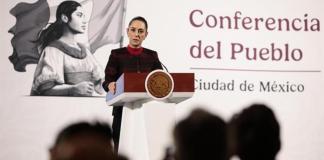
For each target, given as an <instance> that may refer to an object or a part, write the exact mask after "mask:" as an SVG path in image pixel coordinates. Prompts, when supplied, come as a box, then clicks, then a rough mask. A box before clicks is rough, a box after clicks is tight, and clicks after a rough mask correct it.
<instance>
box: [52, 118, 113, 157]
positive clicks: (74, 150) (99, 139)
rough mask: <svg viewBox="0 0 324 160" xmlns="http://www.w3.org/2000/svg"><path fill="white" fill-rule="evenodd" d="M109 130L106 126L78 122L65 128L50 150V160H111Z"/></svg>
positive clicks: (111, 151)
mask: <svg viewBox="0 0 324 160" xmlns="http://www.w3.org/2000/svg"><path fill="white" fill-rule="evenodd" d="M112 159H113V146H112V134H111V128H110V126H109V125H108V124H103V123H98V122H97V123H94V124H90V123H87V122H79V123H75V124H72V125H70V126H67V127H66V128H64V129H63V130H62V131H61V132H60V133H59V134H58V136H57V138H56V141H55V144H54V146H53V147H52V148H51V149H50V160H112Z"/></svg>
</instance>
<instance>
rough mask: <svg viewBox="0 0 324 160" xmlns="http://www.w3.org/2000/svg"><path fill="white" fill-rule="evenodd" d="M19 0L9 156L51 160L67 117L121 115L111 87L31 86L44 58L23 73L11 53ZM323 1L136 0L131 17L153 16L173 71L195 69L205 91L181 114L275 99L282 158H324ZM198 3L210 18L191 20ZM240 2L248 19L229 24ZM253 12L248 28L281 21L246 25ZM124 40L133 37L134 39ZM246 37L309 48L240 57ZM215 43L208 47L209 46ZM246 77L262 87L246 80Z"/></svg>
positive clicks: (101, 53) (6, 137)
mask: <svg viewBox="0 0 324 160" xmlns="http://www.w3.org/2000/svg"><path fill="white" fill-rule="evenodd" d="M18 2H21V1H19V0H6V1H5V2H3V3H4V4H3V5H1V18H2V23H0V26H1V30H0V33H1V34H0V35H1V51H2V53H1V55H0V56H1V57H0V65H1V69H0V71H1V75H2V76H1V78H0V80H1V83H0V85H1V92H0V93H1V94H0V97H1V107H0V126H1V129H0V141H1V144H2V145H1V147H0V159H12V160H13V159H15V160H19V159H34V160H43V159H47V156H48V153H47V149H48V148H49V147H50V145H51V144H52V142H53V140H54V137H55V135H56V133H57V132H58V130H59V129H61V128H62V127H63V126H64V125H66V124H69V123H71V122H73V121H77V120H81V119H86V120H103V121H108V122H111V118H112V117H111V116H110V115H111V108H110V107H107V106H106V105H105V101H104V98H102V97H91V98H70V97H68V98H59V97H46V98H44V97H30V96H28V95H29V92H30V88H31V83H32V79H33V73H34V69H35V65H29V66H28V67H27V72H24V73H18V72H16V71H14V69H13V66H12V64H11V63H10V62H9V60H8V56H10V55H11V54H12V48H11V45H10V39H11V38H12V36H11V34H9V33H8V32H7V31H8V30H9V28H10V27H12V26H13V25H14V24H15V18H14V17H13V16H11V15H10V14H9V9H10V8H12V7H13V6H14V5H15V4H16V3H18ZM27 2H35V1H31V0H29V1H27ZM323 6H324V2H323V1H321V0H297V1H296V0H284V1H279V0H272V1H264V0H263V1H257V0H245V1H242V2H241V1H240V2H238V1H234V0H227V1H225V0H223V1H221V0H216V1H215V0H206V1H197V0H179V1H171V0H166V1H152V0H136V1H135V0H128V1H127V7H126V8H127V10H126V23H128V21H129V20H130V19H131V18H132V17H134V16H138V15H141V16H144V17H146V18H147V20H148V22H149V35H148V37H147V39H146V40H145V41H144V47H147V48H151V49H154V50H157V51H158V53H159V58H160V60H161V61H162V62H163V63H164V64H165V65H166V66H167V67H168V70H169V71H170V72H194V73H195V79H196V87H197V89H196V92H195V95H194V97H193V98H192V99H190V100H188V101H185V102H183V103H181V104H179V105H178V106H177V108H176V109H177V115H178V119H181V118H183V117H184V116H186V115H187V114H188V113H189V112H190V110H191V109H192V108H195V106H197V105H199V106H203V107H205V108H206V109H208V110H209V111H211V112H213V113H215V114H218V115H219V116H221V117H222V118H224V119H225V120H228V119H229V118H230V117H231V116H232V115H233V114H234V113H236V112H238V111H240V110H241V109H242V108H243V107H246V106H247V105H249V104H251V103H254V102H260V103H266V104H268V105H269V106H270V107H271V108H272V109H273V110H274V112H275V114H276V115H277V117H278V119H279V122H280V125H281V138H282V149H281V151H280V153H279V155H278V159H280V160H285V159H295V160H304V159H307V160H319V159H324V136H323V135H324V126H323V125H322V124H321V122H322V121H324V108H323V106H324V100H323V98H324V97H323V94H322V92H321V91H322V89H323V88H324V83H323V82H324V81H323V80H324V76H323V75H324V74H323V69H324V63H323V61H324V57H323V52H324V47H323V43H324V39H323V38H324V35H323V31H322V28H321V27H322V23H323V20H324V19H323V18H324V14H323ZM194 10H201V12H194V14H193V15H194V16H193V20H194V23H197V24H198V23H199V24H201V23H204V24H203V25H202V26H201V27H194V26H193V25H192V24H191V23H190V13H192V12H193V11H194ZM237 11H239V12H241V14H238V16H239V17H240V18H238V20H237V22H238V28H237V29H233V28H234V27H233V26H232V29H229V28H228V27H225V26H226V25H225V24H224V25H225V26H224V27H223V28H222V27H221V25H220V23H221V22H220V21H221V20H220V17H221V16H222V17H225V16H228V17H230V19H231V22H232V25H233V24H234V23H235V18H234V16H235V13H236V12H237ZM305 14H307V15H305ZM206 17H209V18H207V19H208V22H207V23H208V24H210V25H213V24H214V22H216V21H217V23H216V24H215V27H208V24H207V23H206V22H205V19H206ZM246 17H250V19H251V21H253V23H248V21H249V18H246ZM244 18H245V20H244V23H247V24H246V28H247V27H251V26H252V28H253V27H255V25H254V24H255V18H263V19H265V20H266V19H269V18H270V19H271V20H269V21H272V19H273V20H274V21H275V22H274V23H275V24H274V25H269V26H270V27H269V26H268V28H275V29H274V30H269V29H267V28H266V27H265V25H264V24H265V23H264V22H258V23H259V29H258V30H257V29H244V27H243V26H242V22H243V19H244ZM278 19H287V20H288V21H289V22H290V29H289V30H288V31H287V30H286V29H283V30H281V31H280V30H278V26H277V25H276V24H278V23H279V22H278ZM295 19H300V20H295ZM215 20H216V21H215ZM265 20H264V21H265ZM294 20H295V21H294ZM293 21H294V22H295V26H297V27H301V28H302V29H301V30H300V31H296V30H293V29H292V24H291V23H293ZM269 23H270V22H269ZM306 23H307V24H306ZM316 23H318V24H317V25H316ZM305 25H306V26H305ZM311 26H312V27H311ZM305 28H307V30H308V31H305ZM311 28H313V29H314V28H315V29H314V30H315V31H311ZM316 28H317V30H316ZM126 39H127V38H126ZM198 41H201V47H200V50H201V51H200V53H201V57H200V58H195V57H197V56H198V49H197V48H198V47H193V48H194V49H193V53H192V54H193V55H191V53H190V48H191V47H192V46H197V45H198ZM124 43H125V44H127V40H126V41H125V42H124ZM237 43H240V44H242V46H244V48H248V49H249V51H250V53H253V52H252V51H253V48H256V49H257V50H258V52H261V53H262V54H267V53H265V52H267V51H266V50H267V49H262V48H268V50H269V52H270V55H271V51H272V49H271V44H272V43H273V44H274V47H275V48H280V49H282V51H283V52H284V51H285V45H287V46H289V51H290V52H289V53H288V55H291V54H292V53H291V52H292V51H293V49H295V51H294V54H296V56H297V57H298V55H299V54H302V57H301V58H300V59H299V60H297V61H294V60H293V59H292V57H291V56H290V58H289V61H286V60H285V59H281V60H279V61H275V60H271V58H270V60H262V59H261V58H260V57H262V56H265V57H268V56H270V55H269V54H268V55H261V56H257V60H248V59H247V58H246V49H244V50H243V51H242V52H240V53H237V54H235V58H236V59H234V58H233V57H232V54H233V48H232V45H234V44H236V45H234V46H235V47H234V50H236V51H237V50H239V48H238V45H237ZM208 45H209V47H207V49H206V51H207V52H208V53H206V55H207V56H205V54H204V48H205V47H206V46H208ZM116 47H118V45H109V46H106V47H103V48H101V49H99V50H97V52H96V53H95V56H96V58H97V59H98V60H99V61H100V63H101V64H102V65H103V66H105V65H106V62H107V60H108V56H109V53H110V49H111V48H116ZM211 47H213V48H214V50H211ZM218 47H219V50H217V49H218ZM260 50H262V51H260ZM218 51H219V52H218ZM297 51H298V52H297ZM299 51H300V52H299ZM275 53H277V54H278V52H275ZM217 55H220V58H217ZM258 55H259V53H258ZM283 55H284V54H283ZM208 57H211V58H208ZM295 58H296V57H295ZM217 82H218V84H219V85H222V84H225V85H229V86H231V85H233V88H226V89H224V88H220V87H221V86H219V88H217V87H216V85H217V84H216V83H217ZM244 82H246V84H248V85H249V86H253V87H250V90H244V88H242V87H244V85H243V84H244ZM208 83H210V84H212V85H213V87H214V88H211V89H201V88H200V85H204V84H208ZM242 83H243V84H242ZM268 83H269V87H270V88H269V90H264V89H262V87H261V84H268ZM287 86H288V87H291V89H293V90H294V89H295V87H296V86H298V87H299V88H298V89H299V91H292V90H289V92H287V90H281V89H280V87H284V88H285V87H287ZM240 87H241V88H240ZM283 91H285V92H283Z"/></svg>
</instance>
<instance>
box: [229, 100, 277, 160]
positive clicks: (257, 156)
mask: <svg viewBox="0 0 324 160" xmlns="http://www.w3.org/2000/svg"><path fill="white" fill-rule="evenodd" d="M230 126H231V128H232V132H234V133H233V139H234V140H235V146H236V147H235V151H234V154H235V153H236V154H237V155H238V156H239V157H240V158H241V160H274V159H275V157H276V155H277V153H278V151H279V150H280V146H281V144H280V126H279V123H278V121H277V119H276V117H275V115H274V113H273V111H272V110H271V109H270V108H269V107H267V106H266V105H263V104H253V105H251V106H249V107H248V108H246V109H243V110H242V112H241V113H240V114H238V115H236V116H234V117H233V118H232V120H231V123H230Z"/></svg>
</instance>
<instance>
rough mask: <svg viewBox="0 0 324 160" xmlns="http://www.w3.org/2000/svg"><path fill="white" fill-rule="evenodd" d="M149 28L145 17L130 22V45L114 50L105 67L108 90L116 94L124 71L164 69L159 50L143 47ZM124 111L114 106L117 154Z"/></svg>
mask: <svg viewBox="0 0 324 160" xmlns="http://www.w3.org/2000/svg"><path fill="white" fill-rule="evenodd" d="M147 29H148V26H147V21H146V20H145V19H144V18H143V17H135V18H133V19H132V20H131V21H130V22H129V24H128V28H127V36H128V39H129V44H128V46H127V47H123V48H119V49H114V50H112V51H111V54H110V57H109V60H108V63H107V66H106V69H105V81H104V82H103V84H102V86H103V88H104V89H105V90H106V91H107V92H111V93H113V94H115V92H116V81H117V79H118V78H119V77H120V76H121V75H122V74H123V73H124V72H135V73H141V72H151V71H153V70H156V69H162V66H161V63H160V61H159V58H158V55H157V52H156V51H153V50H150V49H147V48H144V47H142V42H143V41H144V40H145V38H146V36H147V34H148V32H147ZM122 113H123V107H122V106H114V108H113V112H112V115H113V117H114V118H113V123H112V129H113V141H114V146H115V147H114V148H115V154H117V153H118V144H119V136H120V127H121V120H122Z"/></svg>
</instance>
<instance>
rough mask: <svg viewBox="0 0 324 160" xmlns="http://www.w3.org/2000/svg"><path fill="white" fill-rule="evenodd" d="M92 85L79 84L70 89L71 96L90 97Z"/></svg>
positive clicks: (92, 89) (88, 83) (92, 90)
mask: <svg viewBox="0 0 324 160" xmlns="http://www.w3.org/2000/svg"><path fill="white" fill-rule="evenodd" d="M93 92H94V85H93V83H92V82H80V83H78V84H76V85H74V86H73V87H72V88H71V92H70V93H71V95H72V96H92V93H93Z"/></svg>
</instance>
